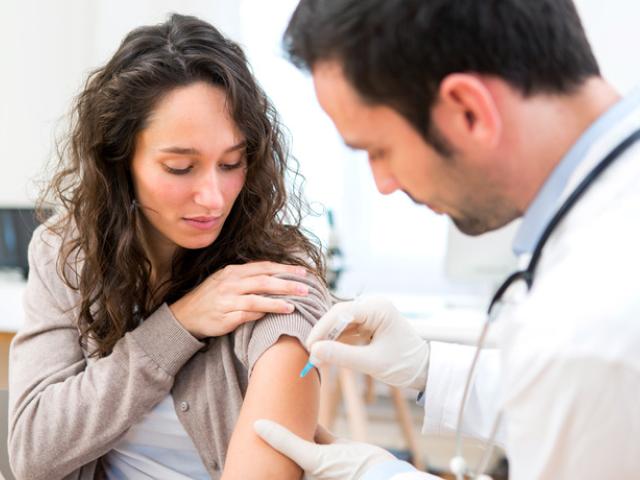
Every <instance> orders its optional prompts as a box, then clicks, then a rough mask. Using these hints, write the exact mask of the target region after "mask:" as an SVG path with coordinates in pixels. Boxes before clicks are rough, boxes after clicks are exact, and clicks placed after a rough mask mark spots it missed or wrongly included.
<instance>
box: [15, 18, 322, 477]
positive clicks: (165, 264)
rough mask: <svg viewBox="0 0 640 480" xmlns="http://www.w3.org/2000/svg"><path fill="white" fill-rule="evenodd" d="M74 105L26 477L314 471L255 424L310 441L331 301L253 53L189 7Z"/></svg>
mask: <svg viewBox="0 0 640 480" xmlns="http://www.w3.org/2000/svg"><path fill="white" fill-rule="evenodd" d="M74 113H75V115H74V122H73V125H72V132H71V136H70V141H69V142H68V148H67V149H66V152H67V153H68V155H63V156H62V158H68V160H69V161H68V163H65V162H64V161H63V164H62V169H61V171H60V172H59V173H58V174H57V175H56V177H55V178H54V181H53V182H52V184H51V188H50V191H51V192H53V193H54V194H55V195H54V197H57V200H58V202H59V203H60V204H61V206H62V207H63V208H62V214H61V215H57V216H56V217H55V218H54V219H53V220H51V221H49V222H48V223H47V224H46V226H43V227H41V228H39V229H38V230H37V231H36V232H35V234H34V237H33V239H32V242H31V245H30V249H29V261H30V268H31V273H30V276H29V281H28V287H27V292H26V295H25V325H24V328H23V329H22V330H21V331H20V332H19V333H18V335H16V337H15V339H14V341H13V344H12V348H11V381H10V392H11V393H10V396H11V398H10V405H11V406H10V427H9V428H10V433H9V449H10V457H11V464H12V467H13V469H14V471H15V473H16V475H17V476H18V477H19V478H29V479H44V478H46V479H52V478H73V479H90V478H114V479H116V478H176V479H186V478H209V477H211V478H220V477H221V476H222V478H225V479H235V478H237V479H254V478H255V479H259V478H265V479H267V478H269V479H270V478H278V479H284V478H299V477H300V470H299V469H298V467H297V466H295V465H294V464H293V463H292V462H291V461H289V460H288V459H286V458H284V457H282V456H280V455H279V454H276V453H275V452H274V451H273V450H271V449H269V448H268V447H267V446H266V445H265V444H263V443H262V442H261V441H260V440H259V439H258V438H257V437H256V436H255V434H254V433H253V429H252V423H253V420H254V419H256V418H259V417H268V418H274V419H276V420H278V421H280V422H283V423H285V424H288V426H289V427H290V428H292V429H293V430H296V431H297V432H298V433H299V434H301V435H303V436H305V437H307V438H311V437H312V435H313V432H314V430H315V424H316V415H317V408H318V390H319V380H318V378H317V376H313V375H312V376H309V377H308V379H307V378H305V379H304V380H302V379H299V378H298V377H297V373H298V372H299V371H300V368H302V366H303V365H304V363H305V360H306V356H307V353H306V352H305V351H304V349H303V348H302V346H301V343H302V342H303V341H304V339H305V337H306V335H307V333H308V331H309V330H310V328H311V325H312V323H313V322H314V321H315V320H317V318H318V317H319V316H320V315H322V313H324V311H325V310H326V308H327V306H328V303H329V299H328V295H327V293H326V290H325V288H324V286H323V284H322V282H321V281H319V280H318V278H320V276H321V273H322V266H321V260H320V256H319V253H318V251H317V250H316V249H315V248H314V246H313V245H312V244H311V243H310V242H309V241H308V240H307V239H306V238H305V237H304V236H303V235H302V233H301V231H300V228H299V223H298V222H299V208H293V209H292V208H291V207H290V206H288V204H287V195H286V191H285V186H284V180H285V179H284V176H285V172H286V171H287V167H286V156H285V152H284V150H283V147H282V140H281V136H280V132H279V130H278V126H277V120H276V118H275V114H274V112H273V110H272V108H271V106H270V104H269V102H268V100H267V98H266V97H265V95H264V94H263V93H262V92H261V90H260V89H259V87H258V86H257V85H256V82H255V80H254V79H253V78H252V76H251V74H250V72H249V70H248V67H247V64H246V60H245V57H244V55H243V53H242V51H241V50H240V49H239V48H238V47H237V46H236V45H235V44H233V43H232V42H230V41H229V40H227V39H225V38H224V37H223V36H221V35H220V33H218V32H217V31H216V30H215V29H214V28H213V27H212V26H211V25H209V24H207V23H205V22H202V21H200V20H198V19H195V18H192V17H184V16H179V15H173V16H172V17H171V18H170V19H169V20H168V21H167V22H166V23H165V24H162V25H159V26H151V27H142V28H139V29H136V30H134V31H133V32H131V33H130V34H129V35H128V36H127V37H126V38H125V40H124V41H123V43H122V44H121V46H120V48H119V49H118V51H117V52H116V53H115V55H114V57H113V58H112V59H111V60H110V61H109V62H108V64H107V65H106V66H104V67H103V68H101V69H99V70H97V71H96V72H94V73H93V74H92V75H91V76H90V78H89V79H88V81H87V83H86V85H85V88H84V91H83V92H82V93H81V95H80V96H79V97H78V99H77V103H76V105H75V109H74ZM294 200H295V198H294ZM296 205H299V204H296ZM294 206H295V205H294ZM292 222H293V223H292ZM265 314H266V315H265ZM262 317H264V318H262ZM248 459H250V461H247V460H248Z"/></svg>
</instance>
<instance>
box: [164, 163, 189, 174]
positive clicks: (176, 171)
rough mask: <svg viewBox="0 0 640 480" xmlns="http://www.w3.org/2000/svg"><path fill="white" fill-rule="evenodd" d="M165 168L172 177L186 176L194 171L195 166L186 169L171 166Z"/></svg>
mask: <svg viewBox="0 0 640 480" xmlns="http://www.w3.org/2000/svg"><path fill="white" fill-rule="evenodd" d="M164 168H165V169H166V170H167V172H169V173H170V174H172V175H186V174H187V173H189V172H190V171H191V170H192V169H193V166H189V167H186V168H173V167H170V166H169V165H165V166H164Z"/></svg>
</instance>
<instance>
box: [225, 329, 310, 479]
mask: <svg viewBox="0 0 640 480" xmlns="http://www.w3.org/2000/svg"><path fill="white" fill-rule="evenodd" d="M307 357H308V353H307V352H306V350H305V349H304V348H303V347H302V345H301V344H300V342H299V341H298V340H296V339H294V338H292V337H288V336H282V337H280V339H279V340H278V341H277V342H276V343H275V344H274V345H273V346H272V347H270V348H269V349H268V350H266V351H265V352H264V353H263V354H262V355H261V356H260V358H259V359H258V361H257V362H256V364H255V366H254V368H253V372H252V374H251V377H250V379H249V386H248V388H247V393H246V396H245V399H244V403H243V405H242V409H241V411H240V416H239V418H238V422H237V424H236V427H235V430H234V432H233V435H232V437H231V442H230V444H229V449H228V452H227V458H226V462H225V468H224V473H223V478H224V479H225V480H230V479H246V478H251V479H271V478H278V479H298V478H300V477H301V475H302V471H301V469H300V468H299V467H298V466H297V465H296V464H295V463H294V462H293V461H291V460H290V459H289V458H287V457H285V456H284V455H282V454H280V453H278V452H276V451H275V450H273V449H272V448H271V447H269V446H268V445H267V444H266V443H264V442H263V441H262V440H261V439H260V438H259V437H258V436H257V435H256V433H255V432H254V430H253V422H254V421H255V420H257V419H259V418H267V419H270V420H274V421H276V422H278V423H280V424H282V425H284V426H285V427H286V428H288V429H290V430H291V431H292V432H294V433H296V434H297V435H299V436H301V437H302V438H305V439H307V440H311V439H312V438H313V434H314V432H315V428H316V423H317V416H318V401H319V391H320V381H319V378H318V375H315V374H314V375H307V376H306V377H305V378H300V377H299V373H300V370H301V369H302V368H303V367H304V365H305V363H306V361H307ZM248 459H250V461H247V460H248Z"/></svg>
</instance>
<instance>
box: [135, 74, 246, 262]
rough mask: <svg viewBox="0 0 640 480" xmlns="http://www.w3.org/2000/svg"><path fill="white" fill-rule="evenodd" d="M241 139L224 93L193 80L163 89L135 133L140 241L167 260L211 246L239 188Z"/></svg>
mask: <svg viewBox="0 0 640 480" xmlns="http://www.w3.org/2000/svg"><path fill="white" fill-rule="evenodd" d="M246 166H247V164H246V158H245V139H244V138H243V136H242V135H241V133H240V132H239V131H238V129H237V127H236V125H235V123H234V122H233V120H232V119H231V117H230V115H229V112H228V111H227V105H226V95H225V92H224V91H223V90H222V89H221V88H219V87H216V86H213V85H210V84H208V83H205V82H198V83H193V84H191V85H188V86H186V87H179V88H176V89H175V90H172V91H171V92H169V93H168V94H167V95H166V96H165V97H164V98H163V99H162V100H161V101H160V102H159V104H158V105H157V107H156V108H155V110H154V111H153V112H152V113H151V115H150V117H149V120H148V123H147V126H146V128H145V129H144V130H142V131H141V132H140V133H139V134H138V137H137V138H136V144H135V153H134V156H133V160H132V163H131V173H132V176H133V185H134V189H135V195H136V201H137V203H138V204H139V205H138V211H139V213H142V215H143V218H144V219H145V220H146V221H144V222H143V229H144V237H145V238H144V240H145V241H146V242H147V243H148V245H149V247H150V248H151V250H152V254H153V255H154V256H159V257H160V258H161V259H162V260H167V259H168V258H170V256H171V255H172V253H173V251H174V250H175V248H176V246H180V247H183V248H190V249H194V248H203V247H207V246H209V245H211V244H212V243H213V242H214V241H215V239H216V238H217V237H218V235H219V234H220V231H221V229H222V226H223V224H224V222H225V220H226V218H227V216H228V215H229V212H230V211H231V208H232V207H233V204H234V202H235V200H236V198H237V197H238V194H239V193H240V191H241V190H242V187H243V185H244V181H245V176H246Z"/></svg>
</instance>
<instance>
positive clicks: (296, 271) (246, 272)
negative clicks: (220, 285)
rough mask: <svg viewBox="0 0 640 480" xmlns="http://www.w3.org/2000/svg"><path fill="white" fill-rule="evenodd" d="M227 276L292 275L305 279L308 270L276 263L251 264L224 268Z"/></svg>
mask: <svg viewBox="0 0 640 480" xmlns="http://www.w3.org/2000/svg"><path fill="white" fill-rule="evenodd" d="M224 270H225V272H226V273H227V275H230V276H233V277H236V278H246V277H253V276H255V275H277V274H283V273H285V274H287V273H288V274H290V275H297V276H299V277H304V276H306V274H307V269H306V268H304V267H301V266H298V265H285V264H283V263H276V262H250V263H245V264H243V265H228V266H227V267H225V268H224Z"/></svg>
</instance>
